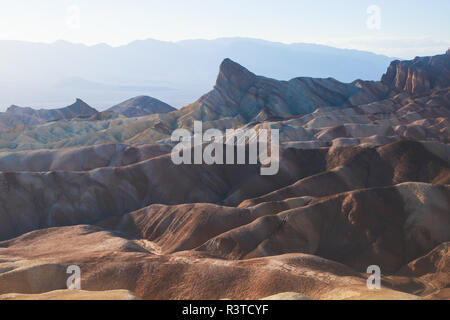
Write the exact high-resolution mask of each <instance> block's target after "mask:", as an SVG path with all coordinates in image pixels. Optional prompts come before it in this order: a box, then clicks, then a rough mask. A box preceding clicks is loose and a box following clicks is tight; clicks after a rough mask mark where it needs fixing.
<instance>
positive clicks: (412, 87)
mask: <svg viewBox="0 0 450 320" xmlns="http://www.w3.org/2000/svg"><path fill="white" fill-rule="evenodd" d="M381 82H382V83H383V84H385V85H387V86H388V87H390V88H391V89H392V90H394V91H406V92H408V93H411V94H422V93H426V92H428V91H430V90H432V89H435V88H446V87H448V86H450V54H449V51H447V52H446V54H442V55H437V56H433V57H416V58H415V59H414V60H409V61H399V60H396V61H393V62H392V63H391V65H390V66H389V68H388V70H387V72H386V74H384V75H383V77H382V79H381Z"/></svg>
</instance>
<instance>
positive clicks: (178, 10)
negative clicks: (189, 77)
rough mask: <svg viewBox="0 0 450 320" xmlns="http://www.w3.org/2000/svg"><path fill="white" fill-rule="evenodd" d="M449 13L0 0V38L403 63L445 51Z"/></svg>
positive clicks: (278, 4) (250, 2) (194, 0)
mask: <svg viewBox="0 0 450 320" xmlns="http://www.w3.org/2000/svg"><path fill="white" fill-rule="evenodd" d="M368 11H369V13H368ZM449 16H450V1H449V0H428V1H424V0H394V1H392V0H388V1H375V0H370V1H365V0H341V1H335V0H330V1H325V0H313V1H309V0H308V1H306V0H303V1H302V0H276V1H275V0H271V1H269V0H227V1H223V0H221V1H219V0H164V1H162V0H126V1H125V0H0V39H2V40H5V39H8V40H26V41H34V42H54V41H56V40H60V39H62V40H67V41H71V42H79V43H85V44H88V45H92V44H97V43H101V42H103V43H107V44H110V45H114V46H117V45H122V44H126V43H129V42H131V41H133V40H137V39H147V38H154V39H159V40H169V41H176V40H183V39H197V38H202V39H213V38H219V37H235V36H240V37H252V38H259V39H265V40H271V41H279V42H285V43H292V42H311V43H322V44H329V45H333V46H337V47H344V48H355V49H362V50H369V51H373V52H376V53H383V54H386V55H389V56H395V57H400V58H410V57H413V56H416V55H431V54H437V53H441V52H444V51H445V50H446V49H447V48H448V47H450V19H449Z"/></svg>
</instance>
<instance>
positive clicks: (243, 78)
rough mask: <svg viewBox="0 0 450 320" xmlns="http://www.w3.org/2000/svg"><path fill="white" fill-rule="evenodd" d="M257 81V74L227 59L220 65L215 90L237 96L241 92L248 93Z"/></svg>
mask: <svg viewBox="0 0 450 320" xmlns="http://www.w3.org/2000/svg"><path fill="white" fill-rule="evenodd" d="M256 79H257V76H256V75H255V74H253V73H251V72H250V71H248V70H247V69H246V68H244V67H243V66H241V65H240V64H238V63H236V62H234V61H232V60H231V59H228V58H227V59H225V60H223V62H222V63H221V65H220V70H219V75H218V77H217V81H216V87H215V88H216V89H218V90H220V91H222V92H228V93H229V94H231V96H235V95H236V94H238V93H239V92H245V91H247V90H248V88H249V87H250V86H251V85H252V84H253V83H254V82H255V81H256Z"/></svg>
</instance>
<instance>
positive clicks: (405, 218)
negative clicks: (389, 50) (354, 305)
mask: <svg viewBox="0 0 450 320" xmlns="http://www.w3.org/2000/svg"><path fill="white" fill-rule="evenodd" d="M449 59H450V56H449V55H448V54H445V55H440V56H436V57H423V58H416V59H414V60H412V61H402V62H398V61H396V62H393V63H392V64H391V66H390V67H388V69H387V72H386V74H385V76H383V78H382V80H381V81H362V80H355V81H354V82H352V83H341V82H339V81H337V80H334V79H331V78H325V79H317V78H294V79H292V80H290V81H278V80H274V79H270V78H266V77H262V76H257V75H255V74H254V73H252V72H250V71H249V70H247V69H246V68H244V67H242V66H241V65H239V64H237V63H235V62H233V61H232V60H230V59H226V60H224V61H223V62H222V64H221V66H220V70H219V75H218V77H217V81H216V85H215V87H214V88H213V90H212V91H210V92H209V93H207V94H206V95H204V96H202V97H201V98H200V99H198V100H197V101H195V102H194V103H192V104H190V105H188V106H186V107H185V108H182V109H181V110H175V111H172V112H169V113H158V114H152V115H142V116H139V117H137V116H132V117H127V115H126V114H125V113H126V112H127V111H126V110H127V108H128V105H130V104H131V105H134V106H138V105H140V103H139V102H137V103H136V104H135V103H134V102H133V100H132V101H130V102H129V104H125V105H123V106H122V107H124V109H120V110H122V111H121V112H124V114H120V115H118V114H117V117H116V116H111V114H103V115H94V116H93V117H92V116H91V117H89V118H86V119H82V118H80V117H79V116H78V117H73V118H71V119H60V120H56V121H51V122H48V121H46V122H45V123H35V124H30V125H26V126H22V127H20V126H16V127H14V128H12V129H7V130H4V131H2V132H0V148H1V152H0V203H1V204H2V205H1V207H0V294H1V295H0V299H11V298H21V297H22V298H24V299H25V298H31V299H33V298H37V299H39V298H42V299H45V298H48V297H55V298H60V299H64V298H65V297H67V296H68V294H70V292H69V293H68V292H66V291H64V289H66V287H65V286H66V279H67V274H66V268H67V266H69V265H73V264H76V265H78V266H80V268H81V270H82V289H83V290H86V291H87V292H80V293H79V295H78V298H79V299H83V298H87V297H92V298H93V299H95V298H96V297H101V296H102V295H103V296H104V297H108V296H109V297H111V298H114V297H116V298H121V299H130V298H134V297H137V298H141V299H225V298H231V299H261V298H266V297H272V296H275V297H285V296H296V297H307V298H311V299H449V298H450V296H449V286H450V270H449V267H448V266H449V263H448V261H449V257H450V255H449V251H448V243H449V242H450V146H449V139H450V135H449V134H450V132H449V113H450V87H449V85H448V74H449V73H448V71H446V70H448V69H445V66H447V65H448V61H449ZM405 75H410V76H406V77H405ZM138 100H139V99H138ZM20 110H21V109H17V110H16V112H19V111H20ZM124 110H125V111H124ZM168 110H169V109H166V111H168ZM13 111H14V110H11V112H13ZM78 111H79V110H78ZM153 111H156V110H153ZM29 112H30V111H29V110H28V111H26V112H25V111H24V112H23V113H24V114H25V113H26V114H28V113H29ZM136 112H137V114H135V115H141V114H140V112H141V109H140V108H136ZM158 112H159V111H158ZM115 113H116V111H112V114H115ZM30 114H31V113H30ZM70 114H72V113H70ZM33 115H35V114H34V113H33ZM194 120H202V121H203V122H204V129H207V128H209V127H214V128H218V129H226V128H244V129H255V130H256V131H258V130H259V129H279V130H280V144H281V145H280V171H279V172H278V174H276V175H274V176H261V175H260V166H261V165H260V164H256V165H206V164H202V165H175V164H173V162H172V161H171V157H170V153H171V150H172V147H173V144H172V143H171V142H170V141H169V140H170V135H171V132H172V131H173V130H174V129H176V128H187V129H191V128H192V123H193V121H194ZM370 265H378V266H380V268H381V270H382V275H383V277H382V284H383V286H382V289H381V290H369V289H368V288H367V286H366V279H367V277H368V275H367V274H366V273H365V272H366V270H367V267H368V266H370ZM116 290H122V291H116ZM124 290H127V291H124ZM288 293H289V294H288Z"/></svg>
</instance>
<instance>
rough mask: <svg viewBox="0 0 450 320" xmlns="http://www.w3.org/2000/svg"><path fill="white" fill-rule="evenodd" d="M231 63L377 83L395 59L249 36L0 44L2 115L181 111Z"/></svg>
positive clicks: (284, 76) (284, 75)
mask: <svg viewBox="0 0 450 320" xmlns="http://www.w3.org/2000/svg"><path fill="white" fill-rule="evenodd" d="M225 58H230V59H232V60H233V61H236V62H237V63H240V64H242V65H245V66H246V67H248V68H249V69H250V70H252V71H254V72H255V73H256V74H260V75H262V76H270V77H273V78H275V79H279V80H289V79H292V78H294V77H297V76H307V77H317V78H322V77H333V78H335V79H337V80H339V81H343V82H350V81H353V80H354V79H364V80H378V79H380V77H381V75H382V74H383V72H384V71H385V70H386V67H387V66H388V65H389V63H390V62H391V60H393V59H392V58H389V57H386V56H382V55H376V54H373V53H369V52H363V51H357V50H343V49H337V48H333V47H328V46H324V45H315V44H303V43H296V44H283V43H275V42H269V41H263V40H257V39H247V38H222V39H216V40H186V41H180V42H164V41H157V40H151V39H150V40H142V41H135V42H132V43H130V44H128V45H124V46H121V47H110V46H108V45H105V44H101V45H95V46H90V47H89V46H85V45H81V44H73V43H68V42H63V41H58V42H55V43H52V44H42V43H30V42H19V41H0V74H1V75H2V77H1V79H0V110H1V108H3V109H6V107H7V106H9V105H12V104H18V105H26V106H35V107H44V108H49V107H57V106H60V105H67V104H68V102H69V101H71V100H72V99H73V97H80V98H82V99H83V100H84V101H86V102H88V103H89V104H90V105H92V106H95V107H96V108H98V109H100V110H104V109H105V108H106V107H108V106H111V105H112V104H113V103H115V102H116V101H121V100H125V99H127V98H129V97H132V96H139V95H150V96H152V97H156V98H158V99H161V100H163V101H165V102H167V103H169V104H170V105H172V106H176V107H178V108H179V107H183V106H185V105H187V104H188V103H191V102H192V101H195V99H197V98H198V97H199V96H200V95H201V94H202V93H204V92H207V91H208V90H210V89H211V87H212V86H213V85H214V81H215V77H216V72H217V65H219V64H220V62H221V61H223V60H224V59H225Z"/></svg>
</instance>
